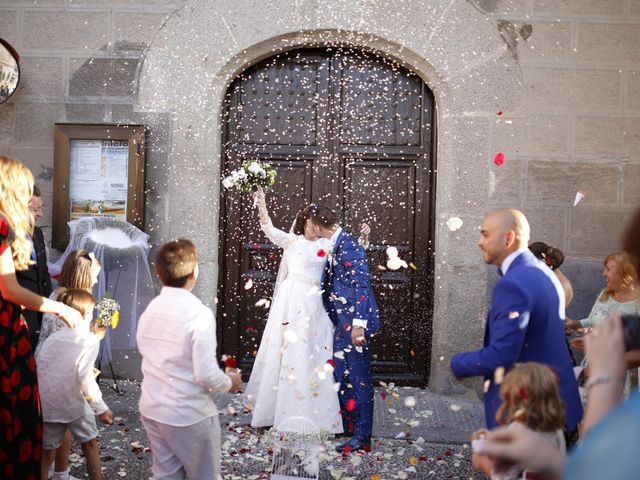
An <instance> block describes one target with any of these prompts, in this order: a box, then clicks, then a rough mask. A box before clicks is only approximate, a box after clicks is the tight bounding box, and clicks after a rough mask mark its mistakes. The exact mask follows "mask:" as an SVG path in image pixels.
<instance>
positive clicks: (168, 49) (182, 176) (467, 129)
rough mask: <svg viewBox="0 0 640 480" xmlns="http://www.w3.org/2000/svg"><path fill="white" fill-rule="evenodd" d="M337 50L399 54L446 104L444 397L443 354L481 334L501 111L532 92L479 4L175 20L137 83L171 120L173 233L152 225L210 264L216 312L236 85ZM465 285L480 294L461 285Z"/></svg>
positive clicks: (305, 4) (434, 383)
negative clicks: (479, 229) (227, 140)
mask: <svg viewBox="0 0 640 480" xmlns="http://www.w3.org/2000/svg"><path fill="white" fill-rule="evenodd" d="M336 44H342V45H348V46H350V47H355V48H360V49H363V50H368V51H373V52H375V53H377V54H380V55H383V56H387V57H390V58H392V59H393V60H395V61H397V62H399V63H400V64H402V65H404V66H406V67H407V68H409V69H410V70H412V71H414V72H415V73H417V74H418V75H420V77H421V78H422V79H423V80H424V81H425V82H426V83H427V85H428V86H429V87H430V88H431V90H432V91H433V93H434V96H435V102H436V107H437V122H438V136H437V158H438V160H437V161H438V174H437V187H436V191H437V196H436V216H437V218H436V232H435V238H436V248H435V251H436V259H435V278H436V286H435V289H434V291H435V294H434V297H435V298H434V324H433V327H434V337H433V350H432V359H433V360H432V368H431V381H430V385H431V387H432V388H435V389H436V390H438V391H446V390H447V388H448V386H449V384H448V381H447V378H448V367H447V363H446V362H445V361H440V358H448V356H449V355H450V354H451V353H453V352H455V351H459V350H461V349H464V348H468V347H470V346H472V345H476V344H477V339H478V337H481V335H482V322H483V312H484V308H483V305H484V304H485V302H486V300H485V295H484V289H482V288H481V286H482V285H486V281H487V280H486V272H485V269H484V268H479V266H480V265H481V259H480V258H479V256H478V255H477V252H476V251H475V249H470V248H469V245H474V244H475V232H476V231H475V229H474V228H473V226H474V225H477V224H479V222H480V219H481V218H482V216H483V215H484V214H485V213H486V209H487V199H488V195H489V193H488V189H489V185H490V183H491V178H490V174H489V169H488V165H489V162H490V157H491V152H489V145H490V139H491V134H492V124H493V122H494V116H495V114H496V112H497V111H500V110H504V111H509V110H513V109H515V108H517V106H518V104H519V99H520V95H521V85H522V83H521V72H520V68H519V65H518V62H517V59H516V58H515V57H514V56H513V54H512V52H511V51H510V50H509V48H508V47H507V44H506V43H505V41H504V40H503V38H502V37H501V35H500V32H499V30H498V28H497V26H496V25H495V24H494V23H493V22H492V21H491V20H490V19H489V18H488V17H486V16H484V15H483V14H482V13H481V12H480V11H479V10H478V9H477V8H475V7H474V6H473V5H472V4H471V3H467V2H460V1H456V0H446V1H443V0H441V1H437V2H430V1H427V0H414V1H409V2H401V3H398V2H394V1H387V0H383V1H379V2H369V1H365V0H363V1H361V2H352V1H349V0H339V1H325V0H317V1H306V0H296V1H295V2H293V6H292V2H289V1H284V0H274V1H272V2H269V4H268V5H266V6H265V4H264V2H259V1H257V0H224V1H215V2H213V1H210V0H199V1H192V2H190V5H188V6H185V7H183V8H181V9H179V10H177V11H176V12H174V14H173V15H172V16H171V17H170V18H169V19H168V20H167V21H166V22H165V24H164V25H163V26H162V27H161V28H160V30H159V31H158V33H157V35H156V37H155V39H154V40H153V42H152V43H151V46H150V48H149V50H148V51H147V52H146V57H145V59H144V62H143V65H142V67H141V69H140V74H139V79H138V100H139V106H140V108H141V109H142V110H145V111H150V112H170V113H171V115H172V119H173V121H172V131H171V145H170V151H171V153H170V158H169V160H168V161H167V162H166V165H165V166H164V167H165V170H166V172H165V174H164V176H165V177H166V178H168V179H170V181H169V182H167V185H166V186H164V187H165V188H164V194H165V196H166V198H165V202H164V210H165V211H164V224H163V225H154V230H155V231H159V232H162V233H161V237H164V238H170V237H174V236H177V235H182V236H185V235H187V236H190V237H192V238H194V239H195V240H196V242H197V245H198V248H199V252H200V260H201V262H202V269H201V280H200V283H199V286H198V289H199V293H200V295H201V297H202V298H203V299H204V300H205V301H206V302H208V303H212V301H213V297H214V295H215V293H214V292H215V291H216V288H215V287H216V282H217V278H218V272H217V269H218V262H217V255H218V253H217V245H218V238H217V225H218V220H219V219H218V218H217V212H218V211H219V208H218V204H219V198H220V182H219V181H217V180H216V179H219V177H220V171H219V170H220V155H221V145H220V143H221V129H220V128H221V125H220V115H221V111H222V102H223V99H224V95H225V92H226V90H227V87H228V86H229V85H230V84H231V82H232V81H233V79H234V78H235V77H236V76H237V75H238V74H239V73H240V72H241V71H243V70H245V69H246V68H248V67H249V66H250V65H252V64H254V63H257V62H259V61H260V60H262V59H264V58H266V57H269V56H272V55H274V54H275V53H277V52H280V51H285V50H290V49H296V48H302V47H309V46H331V45H336ZM151 128H153V125H152V126H151ZM150 163H153V156H151V157H150ZM184 192H188V195H185V194H184ZM194 202H198V208H197V209H194ZM203 212H212V213H211V214H209V215H203ZM453 215H455V216H459V217H461V218H462V220H463V221H464V223H465V225H466V226H467V228H463V229H461V230H460V231H458V232H450V231H449V230H448V229H447V228H446V225H445V222H446V220H447V219H448V218H449V217H451V216H453ZM158 239H159V238H158ZM470 242H471V243H470ZM461 278H462V279H464V282H465V283H468V284H473V285H474V286H475V288H473V289H466V288H464V287H462V286H461V285H460V284H459V279H461Z"/></svg>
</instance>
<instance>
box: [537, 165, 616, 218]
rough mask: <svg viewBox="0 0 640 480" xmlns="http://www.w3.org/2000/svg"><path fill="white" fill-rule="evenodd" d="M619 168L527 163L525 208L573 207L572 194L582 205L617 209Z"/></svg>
mask: <svg viewBox="0 0 640 480" xmlns="http://www.w3.org/2000/svg"><path fill="white" fill-rule="evenodd" d="M619 183H620V168H619V167H618V166H615V165H593V164H584V163H571V162H548V161H532V160H530V161H529V167H528V170H527V198H526V200H527V204H529V205H531V204H543V205H566V206H567V207H570V206H572V205H573V201H574V199H575V195H576V192H578V191H581V192H582V193H584V194H585V197H584V199H583V200H582V202H581V204H582V205H585V206H586V205H611V206H613V205H617V204H618V185H619Z"/></svg>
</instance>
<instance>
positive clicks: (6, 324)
mask: <svg viewBox="0 0 640 480" xmlns="http://www.w3.org/2000/svg"><path fill="white" fill-rule="evenodd" d="M14 238H15V236H14V233H13V230H12V229H11V226H10V225H9V222H8V221H7V219H6V218H5V217H3V216H1V215H0V255H2V254H3V253H4V252H5V250H7V249H8V248H9V247H10V245H11V243H12V242H13V239H14ZM0 386H1V388H2V393H0V425H1V428H0V478H2V479H6V480H11V479H16V480H18V479H19V480H37V479H39V478H40V457H41V455H42V412H41V410H40V395H39V393H38V375H37V373H36V362H35V359H34V356H33V351H32V350H31V343H30V342H29V331H28V329H27V324H26V322H25V321H24V318H22V309H21V307H20V306H19V305H16V304H14V303H11V302H9V301H7V300H5V299H4V298H2V296H1V295H0Z"/></svg>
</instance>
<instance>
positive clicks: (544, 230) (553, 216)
mask: <svg viewBox="0 0 640 480" xmlns="http://www.w3.org/2000/svg"><path fill="white" fill-rule="evenodd" d="M522 211H523V213H524V214H525V216H526V217H527V220H529V225H530V227H531V242H545V243H547V244H549V245H551V246H554V247H556V248H559V249H560V250H562V251H563V252H564V253H565V254H566V253H567V252H566V249H567V230H566V228H567V216H566V209H562V208H546V209H540V208H535V209H534V208H530V207H527V208H523V209H522Z"/></svg>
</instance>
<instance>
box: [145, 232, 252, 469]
mask: <svg viewBox="0 0 640 480" xmlns="http://www.w3.org/2000/svg"><path fill="white" fill-rule="evenodd" d="M156 272H157V274H158V276H159V277H160V280H161V281H162V284H163V285H164V287H163V288H162V291H161V292H160V295H158V296H157V297H156V298H155V299H153V300H152V301H151V303H150V304H149V305H148V306H147V308H146V310H145V311H144V313H143V314H142V316H141V317H140V322H139V323H138V332H137V335H136V338H137V342H138V350H139V352H140V354H141V355H142V374H143V380H142V393H141V397H140V416H141V419H142V424H143V425H144V428H145V430H146V432H147V436H148V437H149V442H150V443H151V452H152V455H153V466H152V470H153V478H154V480H165V479H171V480H173V479H184V478H189V480H215V479H216V478H219V475H220V423H219V420H218V410H217V409H216V406H215V403H214V402H213V397H212V394H213V392H228V391H231V392H233V393H235V392H237V391H238V390H239V388H240V385H241V383H242V380H241V378H240V375H239V374H237V373H227V374H225V373H224V372H223V371H222V370H220V367H219V366H218V362H217V361H216V327H215V319H214V316H213V312H212V311H211V309H210V308H208V307H207V306H205V305H204V304H203V303H202V302H201V301H200V300H199V299H198V298H197V297H196V296H195V295H193V294H192V293H191V290H192V289H193V287H194V286H195V284H196V280H197V278H198V263H197V257H196V248H195V246H194V245H193V243H191V242H190V241H189V240H184V239H178V240H174V241H171V242H168V243H165V244H164V245H161V246H160V249H159V250H158V253H157V255H156Z"/></svg>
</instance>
